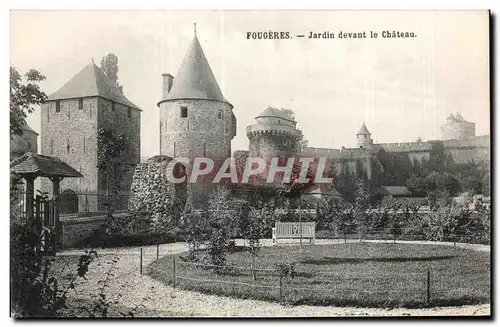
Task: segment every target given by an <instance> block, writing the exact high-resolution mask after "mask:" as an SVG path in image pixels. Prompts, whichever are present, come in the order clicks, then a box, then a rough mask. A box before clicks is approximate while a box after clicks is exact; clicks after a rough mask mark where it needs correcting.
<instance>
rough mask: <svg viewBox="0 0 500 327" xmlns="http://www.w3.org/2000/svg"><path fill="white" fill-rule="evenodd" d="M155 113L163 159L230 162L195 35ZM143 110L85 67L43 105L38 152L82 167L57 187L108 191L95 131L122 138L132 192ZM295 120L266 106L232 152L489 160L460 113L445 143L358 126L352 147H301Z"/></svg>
mask: <svg viewBox="0 0 500 327" xmlns="http://www.w3.org/2000/svg"><path fill="white" fill-rule="evenodd" d="M158 107H159V110H160V121H159V125H160V151H159V152H160V155H165V156H169V157H172V158H176V157H177V158H178V157H188V158H194V157H209V158H211V159H213V160H214V161H216V162H217V161H223V160H225V159H226V158H228V157H231V155H232V152H231V140H232V139H233V138H234V136H235V135H236V117H235V115H234V113H233V105H232V104H231V103H230V102H229V101H228V100H226V98H225V97H224V96H223V94H222V92H221V89H220V88H219V85H218V84H217V81H216V78H215V76H214V73H213V72H212V70H211V68H210V65H209V63H208V61H207V59H206V57H205V54H204V52H203V49H202V48H201V45H200V43H199V41H198V38H197V36H196V32H195V36H194V39H193V41H192V42H191V44H190V46H189V48H188V50H187V53H186V55H185V57H184V60H183V62H182V64H181V66H180V68H179V70H178V72H177V75H176V76H175V77H174V76H172V75H170V74H163V94H162V97H161V99H160V101H159V102H158ZM140 114H141V109H139V108H138V107H137V106H136V105H134V104H133V103H132V102H131V101H129V100H128V99H127V98H126V97H125V96H124V95H123V94H122V93H121V92H118V91H117V90H115V89H113V87H111V85H110V83H109V82H108V81H107V79H106V77H105V75H104V74H103V72H102V71H101V70H100V69H99V67H97V66H96V65H95V64H94V63H93V62H92V63H90V64H89V65H87V66H86V67H84V68H83V69H82V70H81V71H80V72H79V73H77V74H76V75H75V76H74V77H73V78H72V79H71V80H69V81H68V82H67V83H66V84H65V85H63V86H62V87H61V88H60V89H59V90H58V91H56V92H55V93H54V94H52V95H50V96H49V100H48V101H47V103H45V104H44V105H43V107H42V115H41V120H42V124H41V126H42V128H41V153H42V154H45V155H50V156H55V157H58V158H60V159H62V160H64V161H66V162H67V163H68V164H70V165H71V166H73V167H74V168H76V169H77V170H79V171H80V172H81V173H82V174H83V175H84V177H83V178H81V179H76V180H71V179H68V180H63V182H62V185H61V187H62V189H73V190H81V189H105V188H106V178H105V174H104V173H103V172H101V171H100V170H99V169H97V168H96V167H97V164H98V162H97V149H98V141H97V135H98V130H99V129H100V128H108V129H112V130H113V131H115V132H119V133H125V135H127V138H128V139H129V140H130V142H128V148H127V150H126V151H125V153H124V155H123V158H122V161H123V164H122V167H121V179H120V180H119V181H118V184H119V185H114V187H116V188H119V189H129V188H130V185H131V183H132V176H133V171H134V169H135V167H136V166H137V164H138V163H139V161H140ZM296 125H297V122H296V121H295V120H294V119H293V118H292V117H291V116H289V115H287V114H285V113H284V112H283V111H281V110H277V109H274V108H267V109H265V110H264V111H263V112H262V113H261V114H260V115H258V116H257V117H256V123H255V124H253V125H250V126H248V127H246V135H247V137H248V139H249V149H248V151H247V150H238V151H235V152H234V154H233V155H234V156H236V155H242V154H243V155H245V156H246V155H248V156H260V157H273V156H288V157H291V156H295V155H301V156H314V157H327V158H329V160H330V161H332V162H334V163H335V165H337V170H338V171H342V169H344V167H345V166H346V165H347V166H349V167H352V168H355V167H356V165H357V162H359V161H361V162H362V163H363V164H362V167H363V169H366V171H367V173H368V174H369V173H370V171H371V169H370V162H371V160H370V158H372V157H373V156H374V154H375V153H376V152H377V151H378V150H379V149H384V150H386V151H388V152H400V153H407V154H408V156H409V158H410V159H411V160H412V161H415V160H417V161H422V160H423V159H424V158H428V157H429V155H430V152H431V150H432V148H433V144H436V143H439V144H442V146H443V147H444V149H445V151H446V152H447V153H448V154H449V155H450V156H451V157H452V158H453V160H454V161H455V162H467V161H469V160H470V159H474V160H484V161H489V159H490V136H489V135H484V136H475V124H474V123H471V122H467V121H466V120H465V119H464V118H462V116H461V115H460V114H459V113H458V114H456V115H455V116H453V115H450V116H449V117H448V118H447V120H446V123H445V124H444V125H443V127H442V134H443V138H442V140H436V141H428V142H422V141H417V142H409V143H374V142H373V139H372V135H371V134H370V132H369V130H368V128H367V127H366V125H365V124H364V123H363V124H362V125H361V128H360V130H359V131H358V133H357V134H356V139H357V147H356V148H344V147H342V148H340V149H328V148H314V147H304V148H301V146H300V140H301V138H302V132H301V131H300V130H299V129H297V126H296Z"/></svg>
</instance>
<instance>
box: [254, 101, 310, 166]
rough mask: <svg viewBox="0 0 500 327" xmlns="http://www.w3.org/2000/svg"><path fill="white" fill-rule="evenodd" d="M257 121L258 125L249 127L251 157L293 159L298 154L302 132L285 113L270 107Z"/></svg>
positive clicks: (256, 118)
mask: <svg viewBox="0 0 500 327" xmlns="http://www.w3.org/2000/svg"><path fill="white" fill-rule="evenodd" d="M255 120H256V124H253V125H250V126H247V137H248V139H249V140H250V145H249V150H250V153H249V156H250V157H263V158H272V157H293V156H295V154H297V152H298V151H299V148H298V147H299V144H298V141H299V140H300V138H301V137H302V132H301V131H300V130H298V129H297V128H296V125H297V122H296V121H295V120H294V119H293V118H292V117H290V116H289V115H287V114H286V112H285V111H283V110H279V109H275V108H272V107H268V108H267V109H266V110H264V111H263V112H262V113H261V114H260V115H258V116H257V117H255Z"/></svg>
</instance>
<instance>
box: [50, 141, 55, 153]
mask: <svg viewBox="0 0 500 327" xmlns="http://www.w3.org/2000/svg"><path fill="white" fill-rule="evenodd" d="M50 154H54V141H53V140H52V139H50Z"/></svg>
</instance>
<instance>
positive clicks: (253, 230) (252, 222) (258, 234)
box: [243, 206, 269, 280]
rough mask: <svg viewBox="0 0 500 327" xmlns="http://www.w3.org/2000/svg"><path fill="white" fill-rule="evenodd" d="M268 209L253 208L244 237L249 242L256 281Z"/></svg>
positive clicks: (253, 276) (253, 274)
mask: <svg viewBox="0 0 500 327" xmlns="http://www.w3.org/2000/svg"><path fill="white" fill-rule="evenodd" d="M265 209H266V208H265V207H264V206H262V207H261V208H260V209H259V208H255V207H252V208H251V209H250V212H249V219H248V224H247V225H246V228H245V230H244V231H243V237H244V238H245V239H246V240H248V251H249V252H250V256H251V270H252V278H253V280H255V279H256V276H255V270H254V268H255V257H256V256H257V253H258V252H259V250H260V245H261V244H260V239H262V238H264V233H265V231H266V228H267V224H266V217H267V215H268V214H269V213H268V212H266V211H267V210H265Z"/></svg>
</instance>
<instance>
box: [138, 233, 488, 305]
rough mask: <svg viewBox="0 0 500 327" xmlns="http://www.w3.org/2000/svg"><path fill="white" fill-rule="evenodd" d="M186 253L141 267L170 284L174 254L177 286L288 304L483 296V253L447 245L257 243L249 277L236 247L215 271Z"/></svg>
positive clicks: (448, 301)
mask: <svg viewBox="0 0 500 327" xmlns="http://www.w3.org/2000/svg"><path fill="white" fill-rule="evenodd" d="M185 256H186V254H181V255H170V256H166V257H163V258H160V259H159V260H157V261H154V262H153V263H152V264H150V265H149V266H148V269H147V273H148V274H149V275H150V276H151V277H153V278H155V279H158V280H160V281H162V282H164V283H167V284H170V285H172V284H173V282H174V274H173V272H174V271H173V259H174V258H175V267H176V269H175V284H176V287H178V288H182V289H189V290H197V291H200V292H203V293H209V294H216V295H226V296H233V297H239V298H254V299H261V300H268V301H281V302H286V303H289V304H310V305H336V306H360V307H383V308H393V307H406V308H417V307H435V306H455V305H464V304H477V303H488V302H489V301H490V254H489V253H483V252H477V251H473V250H468V249H462V248H455V247H452V246H441V245H422V244H391V243H387V244H385V243H381V244H377V243H347V244H337V245H315V246H309V245H305V246H302V247H300V246H282V247H264V248H261V250H260V252H259V254H258V257H257V258H256V259H255V267H256V269H257V271H256V272H255V274H256V278H255V280H254V278H253V276H252V271H251V269H250V262H251V255H250V253H249V252H248V251H246V250H245V249H244V248H242V247H239V248H237V250H236V251H234V252H231V253H229V254H228V255H227V263H226V265H227V266H230V267H231V268H230V269H218V271H216V269H214V268H213V267H212V268H207V267H204V266H201V265H199V264H195V263H191V262H187V261H184V260H183V258H184V257H185ZM278 263H281V264H294V269H293V270H294V272H295V274H294V276H293V277H282V278H280V273H279V271H278V270H276V264H278ZM259 269H260V270H259ZM428 271H430V284H429V285H430V289H429V295H430V301H429V302H428V301H427V281H428V280H427V272H428ZM280 279H281V287H280Z"/></svg>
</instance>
